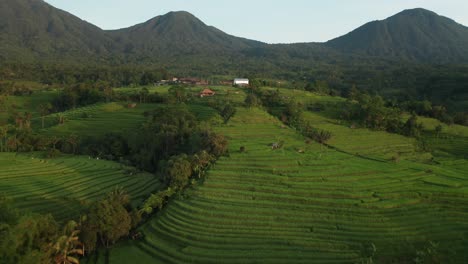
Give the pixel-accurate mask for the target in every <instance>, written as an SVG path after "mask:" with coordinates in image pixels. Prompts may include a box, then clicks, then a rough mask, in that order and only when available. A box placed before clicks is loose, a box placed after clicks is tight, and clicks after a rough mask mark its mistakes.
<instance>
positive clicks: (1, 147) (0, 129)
mask: <svg viewBox="0 0 468 264" xmlns="http://www.w3.org/2000/svg"><path fill="white" fill-rule="evenodd" d="M8 130H9V129H8V126H0V152H3V151H5V141H6V136H7V135H8Z"/></svg>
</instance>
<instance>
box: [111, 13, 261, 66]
mask: <svg viewBox="0 0 468 264" xmlns="http://www.w3.org/2000/svg"><path fill="white" fill-rule="evenodd" d="M108 33H109V35H111V36H113V38H114V39H115V40H116V41H117V42H118V43H120V44H121V45H124V46H125V50H124V51H125V52H126V53H144V54H147V55H151V56H154V57H169V56H174V55H195V54H203V53H204V54H211V55H216V54H226V53H232V52H239V51H241V50H245V49H250V48H255V47H261V46H264V45H265V44H264V43H261V42H258V41H253V40H248V39H243V38H238V37H234V36H231V35H228V34H226V33H224V32H222V31H221V30H219V29H217V28H215V27H212V26H207V25H206V24H204V23H203V22H202V21H201V20H199V19H198V18H196V17H195V16H193V15H192V14H190V13H188V12H184V11H180V12H170V13H168V14H166V15H163V16H157V17H155V18H153V19H151V20H149V21H147V22H145V23H142V24H138V25H135V26H132V27H129V28H125V29H120V30H115V31H108Z"/></svg>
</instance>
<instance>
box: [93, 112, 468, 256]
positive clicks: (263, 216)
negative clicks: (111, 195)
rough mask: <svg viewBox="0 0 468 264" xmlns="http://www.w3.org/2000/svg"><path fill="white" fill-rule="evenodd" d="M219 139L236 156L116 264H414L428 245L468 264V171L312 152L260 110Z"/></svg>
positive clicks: (242, 116) (120, 252)
mask: <svg viewBox="0 0 468 264" xmlns="http://www.w3.org/2000/svg"><path fill="white" fill-rule="evenodd" d="M218 131H219V132H222V133H223V134H225V135H226V136H227V137H228V138H229V140H230V156H229V157H224V158H222V159H221V160H219V161H218V162H217V164H216V166H214V167H213V168H212V169H211V170H210V171H209V173H208V175H207V177H206V180H205V181H204V183H199V184H196V185H195V186H193V187H191V188H190V189H189V190H187V191H186V193H185V194H184V195H182V196H180V197H178V198H176V199H175V200H173V201H172V202H171V203H170V204H169V205H168V206H167V207H166V208H165V209H164V210H163V211H162V212H160V213H159V214H158V215H157V216H155V217H154V218H153V219H152V220H151V221H150V222H148V223H147V224H145V225H144V226H143V227H142V228H141V230H142V232H143V233H144V239H143V240H142V241H139V242H135V241H132V242H127V243H124V244H121V245H120V246H119V247H116V248H114V249H113V250H112V251H111V252H110V255H109V260H110V263H129V262H132V261H135V260H141V261H142V262H144V263H356V262H360V261H362V260H363V256H364V255H365V254H364V253H362V252H363V251H362V248H363V247H366V246H368V245H370V244H371V243H373V244H375V246H376V248H377V252H376V256H375V257H374V260H377V261H376V263H381V262H385V261H388V260H390V259H395V257H396V256H400V257H406V258H407V259H411V258H412V257H413V256H414V255H415V253H416V251H417V250H422V249H424V247H425V245H426V244H427V242H428V241H435V242H438V243H439V245H440V246H439V251H440V252H443V254H447V255H448V254H450V255H451V258H450V259H445V261H444V263H450V262H452V263H461V262H463V261H465V260H467V258H468V255H467V252H466V248H467V247H468V232H467V230H468V220H467V219H468V202H467V201H468V199H467V198H468V175H466V170H465V169H466V168H467V167H466V165H467V163H466V161H465V162H461V161H460V162H458V163H456V164H446V165H428V164H423V163H416V162H412V161H409V160H402V161H401V162H399V163H392V162H383V161H376V160H372V159H368V158H366V157H361V156H356V155H352V154H349V153H343V152H340V151H337V150H333V149H328V148H325V147H323V146H320V145H318V144H316V143H311V144H306V143H305V141H304V138H302V136H300V135H299V134H298V133H296V132H295V131H294V130H292V129H289V128H282V126H281V124H280V123H279V121H277V120H276V118H274V117H272V116H270V115H268V114H266V113H265V112H264V111H262V110H258V109H252V110H248V109H243V108H239V109H238V113H237V115H236V116H235V117H234V118H233V119H232V121H230V123H229V124H228V125H226V126H221V127H219V128H218ZM279 141H284V143H285V145H284V147H283V148H282V149H280V150H272V149H271V147H269V145H270V144H271V143H273V142H279ZM241 146H244V147H245V148H246V152H244V153H241V152H240V151H239V148H240V147H241ZM299 150H301V151H299ZM302 151H303V152H304V153H300V152H302ZM382 151H383V150H382ZM102 261H103V258H102V257H101V258H99V259H98V262H102Z"/></svg>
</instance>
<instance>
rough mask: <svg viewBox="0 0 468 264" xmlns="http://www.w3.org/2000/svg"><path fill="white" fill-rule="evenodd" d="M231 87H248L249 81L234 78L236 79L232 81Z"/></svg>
mask: <svg viewBox="0 0 468 264" xmlns="http://www.w3.org/2000/svg"><path fill="white" fill-rule="evenodd" d="M233 85H237V86H249V79H241V78H236V79H234V82H233Z"/></svg>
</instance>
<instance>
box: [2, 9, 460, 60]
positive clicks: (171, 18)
mask: <svg viewBox="0 0 468 264" xmlns="http://www.w3.org/2000/svg"><path fill="white" fill-rule="evenodd" d="M351 57H357V58H367V59H371V58H375V57H378V58H380V59H395V60H399V59H403V60H409V61H414V62H423V63H459V62H468V28H467V27H465V26H463V25H461V24H458V23H456V22H455V21H453V20H451V19H449V18H446V17H442V16H439V15H437V14H436V13H434V12H432V11H428V10H425V9H421V8H417V9H410V10H404V11H402V12H400V13H398V14H396V15H394V16H391V17H389V18H387V19H385V20H377V21H372V22H369V23H367V24H365V25H363V26H361V27H359V28H357V29H355V30H354V31H352V32H349V33H348V34H346V35H343V36H340V37H338V38H335V39H333V40H330V41H328V42H325V43H292V44H267V43H264V42H260V41H256V40H250V39H246V38H240V37H236V36H233V35H229V34H227V33H225V32H223V31H221V30H219V29H217V28H216V27H213V26H208V25H206V24H205V23H204V22H203V21H201V20H200V19H198V18H197V17H195V16H194V15H192V14H191V13H189V12H186V11H175V12H169V13H167V14H165V15H161V16H156V17H154V18H151V19H149V20H147V21H145V22H143V23H140V24H136V25H134V26H130V27H127V28H122V29H116V30H103V29H101V28H99V27H97V26H95V25H93V24H91V23H88V22H86V21H84V20H82V19H80V18H78V17H76V16H74V15H72V14H70V13H68V12H66V11H63V10H60V9H57V8H55V7H53V6H52V5H50V4H48V3H46V2H44V1H42V0H3V1H2V2H0V58H2V59H3V60H4V61H13V62H14V61H16V62H18V61H20V62H23V63H26V62H34V61H36V62H37V61H51V62H54V61H61V62H67V61H72V62H78V63H80V62H83V63H85V62H91V61H92V62H97V63H111V64H125V63H143V64H144V63H149V64H154V63H158V64H162V65H172V66H177V67H182V68H192V69H193V68H194V67H195V64H196V67H202V66H203V67H209V66H210V65H213V66H212V67H219V66H220V65H224V67H238V68H239V67H242V66H241V65H242V64H243V63H249V64H251V65H253V66H255V65H256V66H255V67H258V66H259V65H264V64H267V65H271V66H272V67H277V68H281V67H291V66H294V65H296V64H306V66H307V65H309V66H310V65H312V64H315V63H320V62H331V63H335V62H336V61H337V60H338V61H345V60H348V59H349V58H351ZM278 60H281V61H287V63H281V62H279V61H278ZM194 62H196V63H194Z"/></svg>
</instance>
